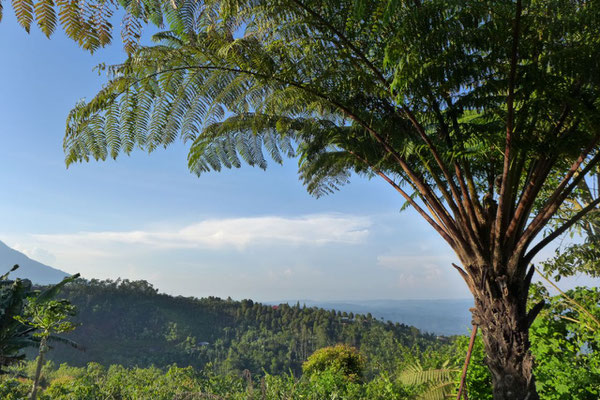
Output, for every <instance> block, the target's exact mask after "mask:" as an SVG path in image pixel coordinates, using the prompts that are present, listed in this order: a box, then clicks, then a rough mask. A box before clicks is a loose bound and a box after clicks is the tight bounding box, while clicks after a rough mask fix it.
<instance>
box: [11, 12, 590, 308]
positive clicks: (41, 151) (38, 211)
mask: <svg viewBox="0 0 600 400" xmlns="http://www.w3.org/2000/svg"><path fill="white" fill-rule="evenodd" d="M0 50H1V51H2V54H3V55H4V59H5V60H10V62H4V63H1V64H0V76H2V79H3V90H2V92H0V132H1V134H2V139H3V146H2V147H1V148H0V163H1V168H0V182H1V184H2V188H3V189H4V196H2V197H1V198H0V220H1V221H2V225H1V227H0V240H2V241H4V242H5V243H6V244H8V245H9V246H11V247H13V248H15V249H17V250H19V251H22V252H24V253H26V254H27V255H28V256H30V257H31V258H33V259H36V260H38V261H40V262H43V263H45V264H48V265H51V266H53V267H56V268H59V269H62V270H64V271H66V272H68V273H75V272H80V273H81V274H82V275H83V276H84V277H86V278H100V279H105V278H111V279H116V278H118V277H121V278H124V279H145V280H147V281H149V282H151V283H152V284H154V285H155V286H156V287H158V288H159V289H160V290H161V291H164V292H167V293H170V294H181V295H193V296H198V297H201V296H209V295H214V296H219V297H228V296H231V297H233V298H237V299H239V298H253V299H257V300H263V301H264V300H274V299H314V300H336V299H337V300H340V299H343V300H346V299H355V300H359V299H409V298H420V299H423V298H466V297H469V293H468V291H467V289H466V286H465V285H464V283H463V282H462V280H461V279H460V277H459V276H458V274H457V273H456V272H455V271H454V270H453V269H452V268H451V266H450V264H451V263H452V262H455V261H456V259H455V257H454V255H453V254H452V252H451V251H450V249H449V248H448V247H447V246H446V245H445V243H443V241H442V240H441V239H439V238H438V237H437V235H436V234H435V232H433V231H432V230H431V229H430V228H429V226H427V225H426V223H424V221H422V220H421V219H420V217H419V216H417V215H416V214H415V213H414V212H412V211H411V210H408V211H405V212H403V213H399V210H400V208H401V206H402V199H401V198H400V197H399V196H397V195H396V194H395V193H394V192H393V191H392V190H390V189H389V188H388V187H387V186H386V185H385V184H384V183H382V182H379V181H378V180H372V181H367V180H365V179H359V178H354V179H352V182H351V184H350V185H348V186H347V187H344V188H342V190H341V191H340V192H339V193H335V194H333V195H330V196H327V197H325V198H321V199H314V198H312V197H310V196H309V195H308V194H307V193H306V191H305V190H304V188H303V187H302V184H301V182H299V180H298V178H297V175H296V161H295V160H286V161H285V162H284V165H283V166H279V165H276V164H274V163H270V166H269V168H268V169H267V171H266V172H265V171H261V170H260V169H253V168H250V167H245V168H241V169H240V170H233V171H229V170H226V171H223V172H221V173H211V174H206V175H204V176H202V177H201V178H197V177H195V176H193V175H192V174H191V173H190V172H189V171H188V170H187V167H186V156H187V148H186V146H185V145H184V144H181V143H179V144H177V145H174V146H172V147H170V148H168V149H166V150H163V149H159V150H157V151H155V153H154V154H151V155H147V154H145V153H140V152H137V153H134V154H133V155H132V156H131V157H121V158H119V159H118V160H117V161H108V162H100V163H97V162H90V163H88V164H80V165H75V166H73V167H71V168H70V169H68V170H67V169H66V168H65V164H64V161H63V159H64V155H63V153H62V138H63V134H64V124H65V119H66V116H67V113H68V112H69V110H70V109H71V107H72V106H73V105H74V104H75V102H76V101H77V100H79V99H80V98H82V97H86V96H87V97H90V96H92V95H93V94H94V93H96V91H97V90H98V89H99V88H100V87H101V85H102V83H103V82H104V81H105V78H104V77H103V76H98V74H97V73H96V72H94V71H93V67H94V66H95V65H97V64H99V63H101V62H106V63H107V64H110V63H117V62H119V61H122V60H123V59H124V53H123V52H122V50H121V48H120V47H119V45H118V44H117V45H116V46H111V47H110V48H107V49H104V50H101V51H98V52H97V53H96V54H94V55H93V56H91V55H89V54H87V53H85V52H84V51H83V50H81V49H80V48H78V47H77V46H76V45H75V44H74V43H72V42H71V41H69V40H66V39H65V38H64V36H63V34H62V32H57V34H55V36H54V37H53V38H52V39H51V40H47V39H46V38H45V37H43V36H42V34H41V33H40V32H39V31H38V30H37V29H33V30H32V33H31V34H30V35H27V34H26V33H25V32H24V31H23V30H22V29H21V28H19V27H17V23H16V21H15V20H14V16H13V15H12V13H6V15H5V16H4V20H3V22H2V24H0ZM552 252H553V251H552V249H549V250H546V252H545V253H544V254H543V256H542V257H541V258H543V257H544V256H545V257H547V256H550V255H551V254H552ZM592 281H595V282H592ZM597 281H598V280H592V279H589V278H585V277H583V278H578V279H575V280H572V281H570V282H567V283H566V284H564V285H565V287H566V288H567V287H569V286H573V285H584V284H589V285H596V286H597V285H598V282H597Z"/></svg>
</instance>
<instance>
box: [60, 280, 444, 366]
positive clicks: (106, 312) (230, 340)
mask: <svg viewBox="0 0 600 400" xmlns="http://www.w3.org/2000/svg"><path fill="white" fill-rule="evenodd" d="M61 296H62V297H66V298H67V299H69V300H70V301H71V302H72V303H73V304H74V305H75V306H76V307H77V309H78V314H77V316H76V317H75V318H74V322H76V323H78V324H80V325H79V326H78V328H77V329H76V330H75V331H74V332H73V333H71V334H69V338H70V339H72V340H74V341H75V342H77V343H79V344H81V345H82V346H84V347H85V348H86V351H84V352H81V351H78V350H75V349H72V348H68V347H67V346H61V345H57V346H56V349H55V351H52V352H51V353H50V358H51V359H52V360H53V361H54V362H55V363H63V362H68V363H69V364H70V365H73V366H84V365H86V364H87V363H88V362H92V361H93V362H98V363H100V364H102V365H105V366H109V365H111V364H120V365H123V366H130V367H132V366H139V367H148V366H151V365H154V366H157V367H166V366H168V365H171V364H174V363H176V364H177V365H179V366H193V367H196V368H202V367H204V366H205V365H206V364H207V363H211V364H212V365H213V367H214V368H215V369H216V370H217V371H219V372H241V371H243V370H249V371H250V372H251V373H253V374H263V373H264V372H268V373H271V374H278V373H287V372H289V371H290V370H291V371H292V372H294V373H300V371H301V365H302V362H303V361H305V360H306V359H307V357H308V356H309V355H310V354H312V353H313V352H314V351H315V350H317V349H319V348H322V347H325V346H330V345H335V344H338V343H346V344H349V345H352V346H355V347H357V348H358V349H359V350H360V351H361V352H362V353H363V354H365V355H366V356H367V357H369V359H371V360H372V361H373V362H371V363H370V364H369V365H370V366H371V367H370V370H369V371H367V374H370V375H373V374H376V373H378V372H381V371H383V370H390V369H392V368H393V365H394V364H395V363H397V362H398V360H399V359H401V358H402V354H403V352H404V351H405V350H406V349H408V348H411V349H413V348H414V349H416V350H424V349H426V348H432V347H433V348H438V347H443V346H444V345H445V342H444V341H443V340H439V339H437V338H436V337H435V336H433V335H431V334H424V333H421V332H419V330H418V329H416V328H414V327H409V326H406V325H402V324H399V323H396V324H393V323H391V322H388V323H384V322H382V321H378V320H376V319H375V318H373V317H372V316H370V315H368V314H367V315H354V314H353V313H347V312H341V311H335V310H329V311H328V310H324V309H319V308H313V307H305V306H303V305H301V304H299V303H298V304H296V305H293V306H290V305H287V304H280V305H276V306H273V305H264V304H260V303H256V302H253V301H252V300H242V301H234V300H231V299H225V300H224V299H220V298H217V297H208V298H202V299H197V298H190V297H173V296H169V295H166V294H161V293H158V290H157V289H155V288H154V287H153V286H152V285H150V284H149V283H148V282H145V281H128V280H117V281H98V280H91V281H86V280H78V281H76V282H74V283H73V284H71V285H69V286H68V287H66V288H65V289H64V290H63V292H62V293H61Z"/></svg>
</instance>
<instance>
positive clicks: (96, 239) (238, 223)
mask: <svg viewBox="0 0 600 400" xmlns="http://www.w3.org/2000/svg"><path fill="white" fill-rule="evenodd" d="M370 225H371V222H370V219H369V218H367V217H359V216H351V215H341V214H317V215H306V216H302V217H297V218H286V217H278V216H263V217H249V218H226V219H209V220H205V221H201V222H197V223H194V224H190V225H187V226H183V227H179V228H171V229H162V230H135V231H121V232H118V231H104V232H80V233H69V234H37V235H33V236H34V238H35V239H36V240H37V241H39V242H42V243H44V244H46V245H51V246H68V247H80V248H82V247H83V248H88V249H89V248H90V247H91V248H98V247H106V246H113V245H118V244H121V245H141V246H149V247H152V248H158V249H186V248H192V249H193V248H208V249H220V248H227V247H234V248H237V249H244V248H246V247H248V246H249V245H264V244H272V243H277V244H285V243H287V244H301V245H317V246H318V245H324V244H330V243H343V244H356V243H360V242H362V241H363V240H364V239H365V238H366V237H367V236H368V234H369V226H370Z"/></svg>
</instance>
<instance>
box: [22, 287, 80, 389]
mask: <svg viewBox="0 0 600 400" xmlns="http://www.w3.org/2000/svg"><path fill="white" fill-rule="evenodd" d="M74 315H75V306H74V305H73V304H71V303H70V302H69V301H68V300H64V299H63V300H47V299H43V298H42V299H39V298H35V297H33V298H30V299H29V301H28V302H27V305H26V306H25V311H24V313H23V315H19V316H17V317H15V319H16V320H17V321H19V322H20V323H22V324H23V325H24V326H27V327H30V328H31V329H34V330H35V333H34V336H36V337H38V338H39V339H40V345H39V352H38V358H37V365H36V368H35V377H34V378H33V387H32V389H31V396H30V399H32V400H35V399H36V398H37V391H38V389H39V384H40V377H41V373H42V366H43V365H44V356H45V355H46V353H47V352H48V350H50V348H49V346H48V341H50V340H60V341H64V342H66V343H69V344H71V345H72V346H74V347H76V348H77V347H78V345H77V344H76V343H74V342H72V341H70V340H69V339H66V338H61V337H60V336H56V334H57V333H65V332H71V331H72V330H73V329H75V327H76V326H75V324H73V323H72V322H71V321H69V320H67V318H68V317H71V316H74Z"/></svg>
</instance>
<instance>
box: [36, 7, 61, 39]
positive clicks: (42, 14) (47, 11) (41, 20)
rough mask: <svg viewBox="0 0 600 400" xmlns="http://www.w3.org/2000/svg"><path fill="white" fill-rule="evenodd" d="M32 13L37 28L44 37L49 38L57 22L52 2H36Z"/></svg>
mask: <svg viewBox="0 0 600 400" xmlns="http://www.w3.org/2000/svg"><path fill="white" fill-rule="evenodd" d="M34 11H35V17H36V22H37V24H38V26H39V27H40V29H41V30H42V32H43V33H44V35H46V37H50V36H51V35H52V33H53V32H54V29H56V22H57V18H56V10H55V7H54V1H52V0H38V2H37V3H36V4H35V6H34Z"/></svg>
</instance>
